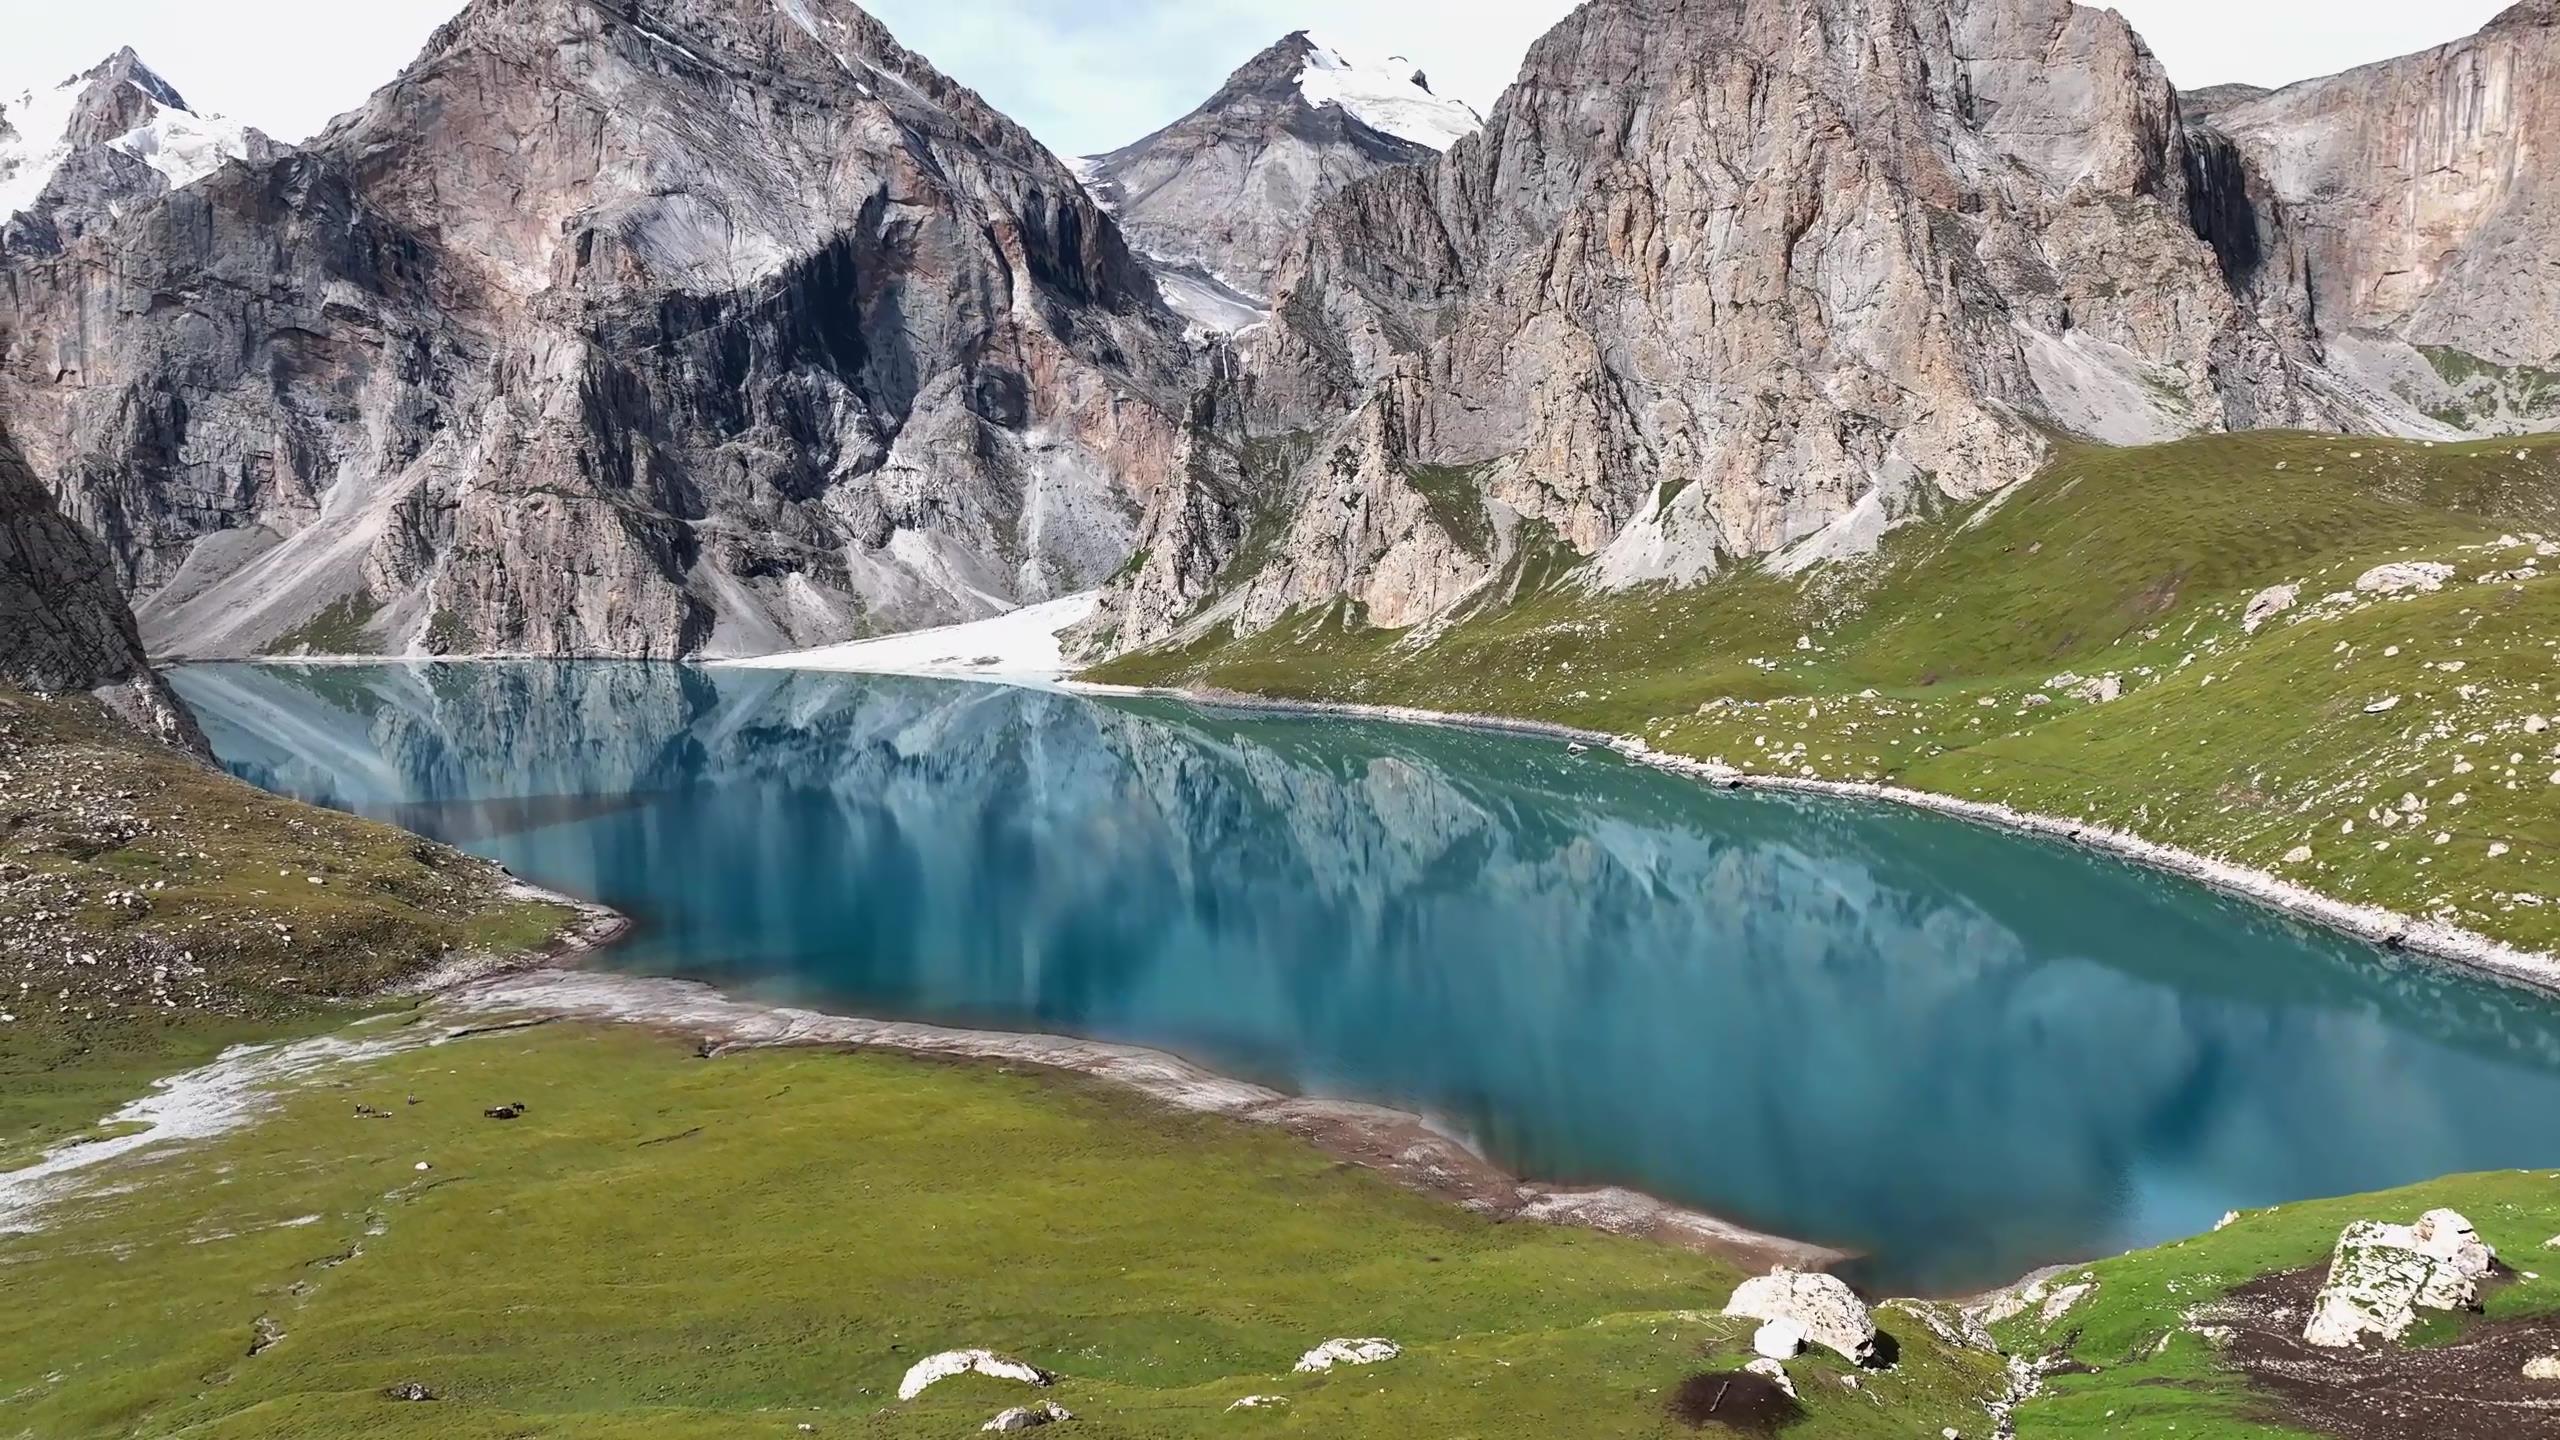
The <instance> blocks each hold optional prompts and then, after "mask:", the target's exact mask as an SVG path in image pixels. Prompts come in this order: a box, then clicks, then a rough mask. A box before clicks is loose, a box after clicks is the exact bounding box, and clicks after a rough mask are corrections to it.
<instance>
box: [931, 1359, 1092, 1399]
mask: <svg viewBox="0 0 2560 1440" xmlns="http://www.w3.org/2000/svg"><path fill="white" fill-rule="evenodd" d="M972 1374H974V1375H985V1376H989V1377H991V1378H993V1379H997V1380H1019V1381H1021V1382H1022V1383H1023V1384H1025V1385H1039V1386H1043V1387H1045V1386H1048V1385H1050V1384H1052V1383H1054V1382H1055V1381H1056V1380H1057V1378H1058V1377H1057V1376H1055V1375H1052V1374H1050V1373H1049V1372H1048V1371H1046V1370H1043V1369H1041V1368H1040V1367H1039V1366H1037V1365H1029V1364H1025V1363H1024V1362H1022V1361H1020V1360H1016V1359H1014V1358H1013V1357H1012V1356H1010V1355H999V1354H997V1353H996V1352H994V1351H993V1350H945V1351H943V1352H942V1353H941V1354H939V1355H928V1356H926V1357H925V1358H923V1359H922V1360H919V1361H917V1362H916V1363H915V1364H913V1365H911V1366H908V1367H907V1377H906V1378H905V1379H903V1380H901V1381H899V1382H898V1398H899V1399H901V1400H913V1399H914V1398H916V1397H917V1396H919V1395H921V1394H923V1393H924V1392H925V1390H926V1388H927V1387H929V1386H932V1385H934V1384H936V1383H939V1382H941V1381H944V1380H948V1379H950V1378H951V1377H952V1376H954V1375H972Z"/></svg>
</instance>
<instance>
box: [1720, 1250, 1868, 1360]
mask: <svg viewBox="0 0 2560 1440" xmlns="http://www.w3.org/2000/svg"><path fill="white" fill-rule="evenodd" d="M1724 1313H1726V1314H1727V1315H1733V1316H1740V1317H1742V1318H1745V1319H1751V1320H1764V1321H1766V1320H1785V1321H1789V1322H1791V1323H1793V1324H1794V1325H1795V1327H1796V1328H1797V1329H1798V1330H1799V1331H1801V1332H1802V1333H1803V1335H1804V1337H1805V1338H1806V1339H1807V1340H1810V1341H1811V1342H1813V1343H1814V1344H1816V1345H1820V1346H1822V1347H1823V1348H1824V1349H1826V1350H1833V1351H1837V1352H1838V1353H1839V1354H1840V1355H1841V1356H1842V1357H1843V1358H1845V1359H1847V1360H1848V1361H1850V1362H1851V1363H1853V1364H1858V1365H1865V1364H1868V1363H1869V1362H1871V1361H1873V1360H1874V1359H1875V1358H1876V1320H1875V1316H1874V1315H1873V1314H1871V1313H1870V1312H1869V1311H1868V1309H1867V1306H1866V1302H1865V1301H1863V1300H1860V1299H1859V1298H1858V1297H1857V1294H1856V1292H1854V1291H1852V1290H1851V1289H1850V1288H1849V1287H1848V1286H1847V1285H1846V1284H1843V1283H1842V1282H1841V1280H1840V1277H1838V1276H1836V1275H1809V1274H1806V1273H1804V1272H1803V1271H1800V1270H1788V1269H1784V1268H1780V1269H1777V1270H1772V1271H1770V1272H1769V1273H1768V1274H1766V1275H1762V1276H1759V1277H1757V1278H1755V1279H1750V1280H1745V1281H1743V1282H1742V1284H1741V1285H1740V1286H1739V1287H1738V1288H1736V1289H1735V1290H1734V1292H1733V1298H1732V1299H1731V1300H1729V1301H1727V1302H1725V1307H1724Z"/></svg>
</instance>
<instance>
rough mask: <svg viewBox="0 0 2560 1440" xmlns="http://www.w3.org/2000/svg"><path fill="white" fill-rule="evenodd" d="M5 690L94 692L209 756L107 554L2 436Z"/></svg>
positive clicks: (1, 653) (0, 621) (0, 639)
mask: <svg viewBox="0 0 2560 1440" xmlns="http://www.w3.org/2000/svg"><path fill="white" fill-rule="evenodd" d="M0 685H7V686H10V687H13V688H16V689H22V690H31V691H34V692H36V693H38V694H48V695H51V694H65V693H70V692H74V691H83V690H85V691H90V692H92V693H94V694H96V696H97V697H98V698H99V699H100V700H102V701H104V702H105V703H106V704H107V706H108V708H109V709H112V710H114V711H115V712H116V713H117V714H118V715H121V716H123V717H124V718H125V720H126V721H127V722H129V723H131V724H132V725H133V726H134V727H135V728H136V729H139V730H142V731H143V732H144V733H146V734H151V735H156V736H159V737H160V738H162V739H164V740H167V741H168V742H170V743H171V744H174V745H177V746H179V747H181V748H183V749H188V750H192V751H194V752H196V753H198V754H206V753H209V752H207V750H206V748H205V743H204V737H203V735H202V734H200V733H199V732H198V731H197V729H196V722H195V718H194V717H193V716H192V715H190V714H189V713H188V712H187V709H186V707H185V706H183V705H181V704H179V703H178V700H177V697H175V696H173V695H171V694H170V693H169V690H168V688H167V687H166V686H165V685H163V684H162V683H161V680H160V677H159V676H158V675H156V674H154V673H153V672H152V669H151V664H150V662H149V661H148V660H146V659H144V658H143V654H142V639H141V637H140V636H139V635H138V634H136V633H135V631H134V625H133V612H132V611H131V610H129V609H127V608H126V607H125V602H124V593H123V592H122V591H121V590H119V589H118V588H117V587H116V579H115V572H114V571H113V570H112V569H111V568H109V566H108V564H107V556H106V552H105V551H104V550H102V549H100V548H99V545H98V542H97V541H96V540H94V539H92V538H90V537H89V536H88V535H86V534H84V533H82V531H81V530H80V529H79V527H77V526H75V525H73V524H72V523H71V522H69V521H67V520H65V519H63V518H62V512H61V511H59V510H57V509H55V508H54V504H53V496H52V495H51V494H49V493H47V491H46V490H45V487H44V486H43V485H41V484H39V483H38V482H37V480H36V477H35V473H34V472H33V471H31V470H29V469H28V468H27V462H26V459H25V457H23V456H21V455H20V454H19V453H18V447H17V446H16V444H15V443H13V442H12V441H11V440H10V439H9V433H8V431H7V430H6V429H0Z"/></svg>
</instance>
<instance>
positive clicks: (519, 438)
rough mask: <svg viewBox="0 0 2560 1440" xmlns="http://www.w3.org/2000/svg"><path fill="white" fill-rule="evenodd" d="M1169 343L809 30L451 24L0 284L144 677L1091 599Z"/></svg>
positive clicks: (757, 16) (1011, 170)
mask: <svg viewBox="0 0 2560 1440" xmlns="http://www.w3.org/2000/svg"><path fill="white" fill-rule="evenodd" d="M1179 330H1180V322H1179V321H1178V320H1177V319H1176V318H1175V317H1174V316H1173V315H1172V314H1171V312H1169V311H1168V310H1166V309H1165V308H1164V306H1163V304H1162V303H1161V300H1160V298H1159V296H1158V294H1157V292H1156V290H1155V287H1154V285H1153V283H1152V282H1151V280H1150V278H1149V277H1148V275H1147V273H1146V271H1145V270H1144V269H1143V268H1142V267H1141V266H1139V265H1138V263H1137V262H1136V261H1135V260H1134V259H1133V258H1132V257H1131V255H1130V254H1129V252H1128V249H1127V247H1126V246H1125V244H1124V243H1123V242H1122V241H1121V239H1120V237H1119V234H1118V231H1117V230H1116V229H1115V228H1114V227H1113V225H1112V224H1111V223H1110V221H1109V220H1108V218H1107V217H1106V216H1104V215H1103V213H1102V212H1101V211H1099V210H1098V209H1097V208H1095V206H1094V204H1093V203H1092V201H1091V199H1090V198H1089V197H1088V196H1087V195H1086V193H1085V191H1084V190H1083V188H1082V187H1081V186H1080V185H1079V184H1078V183H1077V181H1076V179H1075V178H1074V176H1073V175H1072V174H1070V173H1069V172H1068V171H1067V169H1066V168H1065V167H1064V166H1063V165H1061V164H1060V163H1058V162H1057V161H1056V160H1055V159H1054V157H1052V156H1051V155H1050V154H1049V152H1048V151H1047V150H1046V149H1045V148H1043V147H1042V146H1041V145H1039V144H1038V143H1037V142H1036V141H1034V140H1033V139H1032V138H1031V137H1030V136H1029V135H1028V134H1027V133H1025V132H1024V131H1022V130H1021V129H1020V127H1018V126H1016V125H1014V124H1013V123H1012V122H1011V121H1009V120H1007V119H1005V118H1004V117H1003V116H1001V115H999V114H997V113H996V112H995V111H994V110H992V109H991V108H989V107H988V106H987V105H986V104H985V103H984V102H983V101H982V100H980V99H979V98H978V97H977V96H976V95H975V94H974V93H972V92H970V91H968V90H967V89H965V88H963V87H961V86H959V85H956V84H954V83H952V82H951V81H950V80H949V79H947V78H945V77H944V76H942V75H941V74H939V73H938V72H936V71H934V70H933V69H932V68H931V66H929V65H928V64H926V63H925V62H924V61H923V60H922V59H920V58H918V57H917V56H915V55H913V54H911V53H909V52H907V51H906V50H904V49H903V48H901V47H900V46H898V44H897V43H896V42H895V41H894V40H893V39H892V38H891V37H890V36H889V35H888V33H887V32H886V31H885V30H883V29H882V28H881V27H880V26H879V25H878V23H877V22H875V21H874V20H873V19H872V18H871V17H870V16H868V15H867V14H865V13H863V12H862V11H861V10H859V9H857V8H855V7H854V6H853V5H851V4H849V3H844V0H779V3H772V0H757V3H747V0H630V3H623V0H616V3H605V0H475V3H473V4H471V5H470V6H469V7H467V8H466V9H465V10H464V11H463V12H462V13H461V14H460V15H459V16H458V17H457V18H456V19H454V20H453V21H451V22H450V23H448V24H447V25H445V26H444V27H443V28H442V29H441V30H439V31H438V32H437V33H436V35H435V36H434V37H433V38H432V39H431V40H430V41H429V43H428V45H427V47H426V50H425V51H424V53H423V54H421V55H420V57H419V58H418V60H417V61H416V62H415V63H414V64H413V65H411V66H410V67H409V69H408V70H406V71H405V72H404V73H403V74H402V75H401V76H400V77H399V78H398V79H397V80H395V81H394V82H392V83H391V84H390V85H388V86H387V87H385V88H384V89H382V90H381V91H380V92H378V93H377V94H376V95H375V96H374V97H373V99H372V101H371V102H370V103H369V104H368V105H366V106H365V107H364V108H363V109H361V110H359V111H357V112H355V113H353V114H351V115H348V116H346V117H343V118H342V119H340V120H339V121H338V122H336V123H335V124H334V125H332V126H331V127H330V128H329V129H328V130H327V131H326V132H325V133H324V134H322V135H320V136H319V137H317V138H315V139H314V140H312V141H311V142H310V143H309V144H307V145H306V146H304V147H302V148H301V149H300V150H298V151H295V152H292V153H289V154H284V155H280V156H275V157H272V158H269V159H267V160H265V161H263V162H258V161H252V162H251V163H246V164H237V165H231V166H229V167H227V168H224V169H222V170H220V171H219V172H218V173H215V174H212V175H211V176H209V177H208V178H205V179H203V180H201V181H198V182H197V183H194V184H191V185H189V186H186V187H184V188H182V189H179V190H177V191H176V192H174V193H172V194H170V195H168V196H166V197H164V198H162V199H160V200H158V201H157V202H156V203H153V204H150V205H147V206H144V207H142V208H141V209H139V210H137V211H135V212H134V213H131V214H129V215H127V216H125V217H124V218H123V219H121V220H120V221H118V222H116V223H115V224H113V225H111V226H109V227H107V228H105V229H104V230H103V231H98V232H92V233H89V234H86V235H84V236H83V237H82V238H80V239H79V240H78V242H77V243H74V244H71V245H69V246H67V247H65V248H64V249H62V250H61V251H60V253H58V254H39V255H33V256H25V257H20V258H17V259H16V260H14V261H12V262H11V263H9V264H8V265H6V266H5V267H4V268H0V404H4V405H5V406H6V408H7V411H8V413H9V414H10V415H11V416H12V417H13V420H14V423H15V424H16V425H17V427H18V429H19V432H20V436H21V439H22V442H23V443H24V444H25V445H26V446H27V448H28V449H29V451H30V452H31V454H32V456H33V457H34V458H35V459H36V460H37V462H38V463H39V465H40V466H42V467H43V468H45V469H46V470H47V471H49V472H50V473H52V474H53V475H55V476H57V477H59V488H60V492H61V496H62V499H63V503H64V508H65V509H66V510H67V511H69V512H70V513H71V514H72V515H74V516H75V518H77V519H79V520H80V521H82V522H83V523H85V524H87V525H88V526H90V527H91V528H92V529H93V530H94V531H95V532H96V533H98V534H99V535H100V536H101V537H103V538H104V539H105V540H106V542H107V544H108V547H109V549H110V552H111V553H112V555H113V557H114V560H115V563H116V566H117V569H118V573H119V576H120V578H121V579H122V580H123V582H124V583H125V584H126V585H127V586H128V587H129V588H130V590H131V591H132V593H133V594H134V595H135V596H136V597H137V609H138V610H139V612H140V615H141V620H142V625H143V630H144V634H145V636H146V638H147V639H148V640H149V641H150V642H151V643H152V645H153V647H154V648H155V650H158V651H163V652H172V653H184V654H191V655H241V654H256V653H266V652H270V651H274V650H278V649H291V650H299V649H304V648H322V649H350V648H353V649H365V650H379V651H386V652H421V651H425V652H445V653H454V652H464V653H472V652H489V651H504V652H532V653H544V654H581V653H601V654H620V655H642V656H678V655H693V654H704V653H739V652H749V651H762V650H771V649H777V648H783V647H788V646H793V645H803V644H813V643H819V642H824V641H830V640H838V639H844V638H848V637H850V636H853V635H857V634H862V633H868V632H873V631H879V630H889V629H900V628H909V627H914V626H919V625H926V624H932V623H938V622H942V621H948V620H955V619H962V618H969V617H972V616H975V615H981V614H985V613H989V612H991V611H994V610H998V609H1001V608H1004V607H1007V606H1010V605H1012V604H1014V603H1017V602H1021V601H1027V600H1037V599H1042V598H1046V597H1049V596H1053V595H1057V594H1061V593H1066V592H1070V591H1074V590H1077V589H1081V588H1085V587H1089V586H1091V585H1094V584H1095V583H1097V582H1099V581H1100V580H1102V579H1103V578H1104V577H1106V576H1108V575H1109V574H1110V573H1111V572H1112V571H1113V570H1114V569H1116V568H1117V567H1118V566H1119V565H1120V564H1121V563H1122V561H1123V560H1124V559H1125V558H1126V556H1127V555H1128V553H1129V551H1130V549H1131V546H1132V543H1133V537H1134V533H1135V529H1136V526H1137V523H1138V521H1139V518H1140V517H1141V515H1142V514H1143V513H1144V511H1145V509H1146V507H1147V505H1148V504H1149V503H1150V501H1151V500H1152V498H1153V492H1154V490H1155V489H1156V488H1157V486H1158V485H1159V484H1160V483H1161V480H1162V477H1164V476H1166V475H1167V474H1171V473H1176V472H1178V471H1179V470H1180V468H1181V466H1182V464H1183V459H1182V455H1183V452H1184V450H1185V447H1186V446H1187V445H1188V444H1189V443H1190V442H1189V439H1188V432H1187V429H1186V426H1185V424H1184V398H1185V395H1186V392H1187V390H1188V388H1189V384H1190V381H1189V378H1188V366H1189V364H1190V363H1191V360H1190V357H1189V355H1188V354H1187V353H1186V352H1185V351H1184V350H1183V348H1182V346H1181V342H1180V338H1179Z"/></svg>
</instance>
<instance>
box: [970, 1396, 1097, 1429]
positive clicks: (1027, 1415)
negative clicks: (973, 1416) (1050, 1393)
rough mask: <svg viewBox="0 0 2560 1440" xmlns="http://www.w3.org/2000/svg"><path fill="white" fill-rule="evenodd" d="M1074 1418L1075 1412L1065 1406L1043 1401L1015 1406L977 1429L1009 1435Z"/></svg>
mask: <svg viewBox="0 0 2560 1440" xmlns="http://www.w3.org/2000/svg"><path fill="white" fill-rule="evenodd" d="M1074 1418H1076V1416H1075V1412H1074V1411H1072V1410H1069V1409H1068V1408H1067V1407H1066V1406H1064V1405H1060V1404H1058V1403H1057V1402H1056V1401H1054V1400H1043V1401H1041V1402H1040V1403H1039V1404H1037V1405H1016V1406H1015V1407H1013V1408H1012V1409H1010V1410H1007V1411H1005V1412H1004V1413H1003V1414H1001V1415H998V1416H997V1417H996V1418H994V1419H993V1420H990V1421H988V1422H987V1423H986V1424H984V1425H981V1426H979V1427H978V1428H979V1429H980V1430H994V1431H998V1432H1001V1433H1010V1432H1012V1431H1015V1430H1036V1429H1038V1428H1039V1427H1041V1426H1043V1425H1055V1424H1057V1423H1058V1422H1059V1421H1061V1420H1073V1419H1074Z"/></svg>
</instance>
